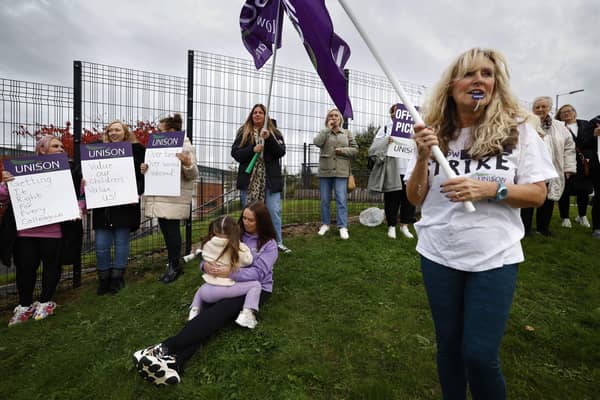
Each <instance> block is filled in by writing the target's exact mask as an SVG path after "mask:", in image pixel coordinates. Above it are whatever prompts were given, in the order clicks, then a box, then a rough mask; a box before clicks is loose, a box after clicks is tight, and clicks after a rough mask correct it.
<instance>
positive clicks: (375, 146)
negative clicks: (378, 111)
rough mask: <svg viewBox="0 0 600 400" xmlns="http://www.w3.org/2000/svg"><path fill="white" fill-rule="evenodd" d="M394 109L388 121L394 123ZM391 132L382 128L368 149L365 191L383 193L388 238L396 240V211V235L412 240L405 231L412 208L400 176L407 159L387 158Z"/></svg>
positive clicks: (410, 222) (402, 173)
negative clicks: (367, 176) (397, 225)
mask: <svg viewBox="0 0 600 400" xmlns="http://www.w3.org/2000/svg"><path fill="white" fill-rule="evenodd" d="M397 108H398V105H397V104H394V105H393V106H392V107H391V108H390V118H391V119H392V121H393V120H394V119H395V114H396V110H397ZM392 130H393V127H392V124H386V125H384V126H382V127H381V128H380V129H379V131H378V132H377V134H376V135H375V138H374V139H373V143H372V144H371V147H370V148H369V159H370V160H372V161H373V169H372V170H371V173H370V175H369V182H368V184H367V188H368V189H369V190H372V191H374V192H382V193H383V207H384V210H385V219H386V221H387V225H388V232H387V235H388V237H389V238H391V239H396V223H397V222H398V211H400V233H402V235H403V236H404V237H406V238H408V239H412V238H413V237H414V236H413V235H412V233H410V231H409V230H408V225H409V224H413V223H414V222H415V221H416V219H415V206H413V205H412V204H411V203H410V202H409V201H408V199H407V198H406V185H405V183H404V173H405V172H406V166H407V165H408V159H405V158H400V157H391V156H389V155H387V153H388V146H389V145H390V144H392V143H393V142H394V139H393V138H392V136H391V134H392Z"/></svg>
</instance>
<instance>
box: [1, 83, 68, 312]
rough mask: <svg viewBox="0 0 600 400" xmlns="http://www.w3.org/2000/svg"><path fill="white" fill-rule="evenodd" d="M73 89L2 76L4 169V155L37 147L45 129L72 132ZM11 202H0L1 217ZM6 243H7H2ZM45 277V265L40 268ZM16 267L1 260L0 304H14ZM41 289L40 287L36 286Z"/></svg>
mask: <svg viewBox="0 0 600 400" xmlns="http://www.w3.org/2000/svg"><path fill="white" fill-rule="evenodd" d="M72 110H73V89H72V88H70V87H65V86H58V85H49V84H45V83H36V82H25V81H18V80H12V79H0V138H1V141H0V171H1V170H2V162H1V159H3V158H18V157H22V156H26V155H27V154H31V153H32V152H33V151H34V150H35V143H36V138H38V137H40V136H41V135H43V134H45V133H50V134H53V133H58V134H60V133H69V134H70V132H71V131H70V126H71V122H72ZM7 206H8V202H0V219H1V218H2V215H3V214H4V212H5V210H6V207H7ZM1 245H2V246H5V245H6V243H3V244H1ZM38 275H39V276H38V282H40V281H41V268H40V270H39V271H38ZM63 278H64V280H63V284H69V283H70V282H71V280H72V278H73V268H72V266H66V267H64V269H63ZM14 282H15V267H14V265H10V266H6V265H2V264H1V263H0V306H1V305H2V304H3V302H4V301H7V302H9V303H8V304H14V300H15V298H16V294H17V290H16V286H15V283H14ZM36 291H37V292H39V287H38V288H37V289H36Z"/></svg>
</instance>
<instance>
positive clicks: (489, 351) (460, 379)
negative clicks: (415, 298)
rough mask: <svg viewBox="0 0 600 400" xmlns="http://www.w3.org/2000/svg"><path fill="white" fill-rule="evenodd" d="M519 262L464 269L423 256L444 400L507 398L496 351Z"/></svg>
mask: <svg viewBox="0 0 600 400" xmlns="http://www.w3.org/2000/svg"><path fill="white" fill-rule="evenodd" d="M517 270H518V265H517V264H511V265H504V266H503V267H502V268H496V269H492V270H487V271H483V272H464V271H459V270H455V269H452V268H448V267H445V266H443V265H440V264H437V263H435V262H433V261H431V260H429V259H427V258H425V257H421V271H422V273H423V282H424V284H425V289H426V291H427V297H428V299H429V306H430V307H431V314H432V317H433V322H434V324H435V335H436V341H437V366H438V375H439V379H440V385H441V387H442V395H443V399H444V400H455V399H456V400H465V399H466V398H467V395H466V388H467V383H468V384H469V387H470V390H471V396H472V398H473V400H481V399H486V400H503V399H506V383H505V381H504V376H503V375H502V371H501V370H500V359H499V356H498V352H499V349H500V342H501V341H502V336H503V334H504V329H505V327H506V322H507V320H508V314H509V311H510V306H511V304H512V299H513V294H514V291H515V286H516V282H517Z"/></svg>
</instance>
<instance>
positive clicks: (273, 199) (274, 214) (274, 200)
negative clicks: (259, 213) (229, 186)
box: [240, 189, 283, 244]
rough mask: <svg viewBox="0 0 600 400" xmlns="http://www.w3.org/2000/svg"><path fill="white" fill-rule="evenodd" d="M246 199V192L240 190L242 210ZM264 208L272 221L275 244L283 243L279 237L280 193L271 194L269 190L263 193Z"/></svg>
mask: <svg viewBox="0 0 600 400" xmlns="http://www.w3.org/2000/svg"><path fill="white" fill-rule="evenodd" d="M247 198H248V191H247V190H240V202H241V203H242V208H244V207H246V199H247ZM265 206H266V207H267V210H269V215H270V216H271V220H272V221H273V227H274V228H275V236H276V238H275V239H276V240H277V244H282V243H283V237H282V235H281V192H277V193H272V192H271V191H270V190H269V189H267V190H266V193H265Z"/></svg>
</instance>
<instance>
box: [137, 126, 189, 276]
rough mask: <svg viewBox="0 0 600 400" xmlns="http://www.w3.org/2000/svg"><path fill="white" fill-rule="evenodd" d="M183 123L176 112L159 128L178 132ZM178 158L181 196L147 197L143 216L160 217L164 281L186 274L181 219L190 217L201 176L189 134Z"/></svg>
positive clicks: (143, 165)
mask: <svg viewBox="0 0 600 400" xmlns="http://www.w3.org/2000/svg"><path fill="white" fill-rule="evenodd" d="M182 123H183V121H182V120H181V115H179V114H175V115H173V116H172V117H167V118H163V119H161V120H160V123H159V125H158V129H159V130H160V131H161V132H179V131H181V126H182ZM177 158H179V160H180V161H181V195H180V196H178V197H173V196H144V215H145V216H146V217H148V218H158V225H159V227H160V231H161V232H162V234H163V238H164V239H165V244H166V245H167V253H168V263H167V268H166V269H165V272H164V273H163V274H162V275H161V277H160V281H161V282H163V283H169V282H173V281H174V280H175V279H177V278H178V277H179V275H181V274H182V273H183V269H182V268H181V265H180V262H179V260H180V259H181V230H180V221H181V220H186V219H188V218H189V216H190V205H191V204H192V192H193V190H194V181H195V180H196V178H197V177H198V166H197V165H196V151H195V150H194V146H192V143H191V142H190V140H189V139H188V138H187V136H186V137H184V140H183V151H182V152H181V153H177ZM141 170H142V173H146V171H147V170H148V165H147V164H142V165H141Z"/></svg>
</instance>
